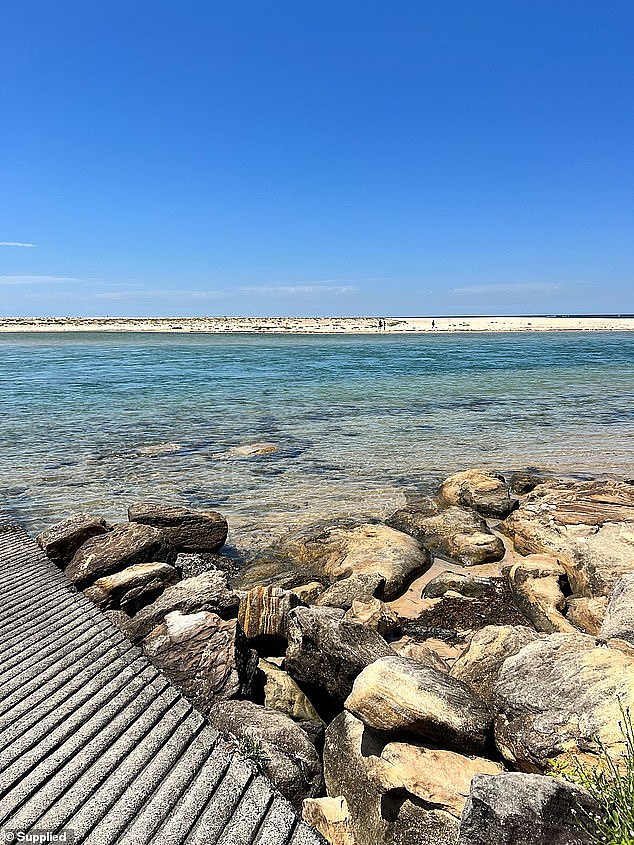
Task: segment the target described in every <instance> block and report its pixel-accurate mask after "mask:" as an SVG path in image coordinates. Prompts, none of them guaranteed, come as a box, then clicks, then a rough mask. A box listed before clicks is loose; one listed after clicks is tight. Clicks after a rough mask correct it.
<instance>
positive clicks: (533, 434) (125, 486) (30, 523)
mask: <svg viewBox="0 0 634 845" xmlns="http://www.w3.org/2000/svg"><path fill="white" fill-rule="evenodd" d="M0 441H1V444H2V448H1V449H0V507H4V508H6V509H10V510H11V511H13V512H14V513H16V514H17V515H18V516H19V517H20V518H21V519H22V520H23V521H24V522H25V524H26V525H27V527H28V528H29V529H30V530H32V531H34V532H35V531H39V530H41V529H42V528H43V527H45V526H47V525H50V524H52V523H53V522H55V521H57V520H59V519H62V518H65V517H67V516H69V515H71V514H72V513H75V512H77V511H79V510H88V511H93V512H97V513H101V514H103V515H104V516H106V517H107V518H109V519H111V520H113V521H120V520H122V519H124V518H125V511H126V508H127V506H128V505H129V504H131V503H132V502H135V501H138V500H143V499H148V498H151V499H154V500H165V501H169V502H172V503H175V504H183V505H189V506H195V507H214V508H217V509H219V510H220V511H222V512H223V513H225V514H227V516H228V517H229V520H230V525H231V534H230V539H231V541H232V542H233V543H234V544H237V545H239V546H243V547H244V546H252V547H255V546H262V545H266V544H267V543H269V542H271V541H273V540H274V539H275V537H277V536H279V534H280V533H282V532H284V531H285V530H288V529H289V528H292V527H295V526H298V525H301V524H304V523H306V522H309V521H312V520H314V519H320V518H323V517H324V516H328V515H331V514H332V515H335V514H336V515H344V514H353V515H360V514H366V515H379V516H381V515H385V514H386V513H389V512H390V511H392V510H394V509H395V508H396V507H398V506H400V505H402V504H403V503H404V502H405V501H406V500H407V499H408V498H410V497H415V496H417V495H419V494H421V493H426V492H429V491H431V490H432V489H433V488H434V487H435V485H436V484H437V483H438V481H439V480H440V479H441V478H442V477H444V476H445V475H447V474H449V473H451V472H454V471H456V470H459V469H465V468H467V467H470V466H487V467H491V468H495V469H498V470H500V471H502V472H509V471H512V470H516V469H523V468H526V467H537V468H540V469H545V470H549V471H551V472H554V473H563V474H576V475H584V474H587V475H605V474H607V475H612V476H617V477H629V478H632V477H634V332H632V333H614V334H594V333H592V334H585V333H540V334H477V335H466V334H464V335H462V334H453V335H419V336H405V337H397V336H389V335H388V336H378V335H372V336H363V337H344V336H279V335H278V336H273V337H271V336H266V337H264V336H261V335H231V336H219V335H169V334H164V335H154V334H108V333H104V334H91V333H86V334H54V333H51V334H37V335H36V334H26V333H25V334H8V335H0ZM261 441H265V442H269V443H274V444H275V445H276V446H277V451H276V452H274V453H271V454H268V455H263V456H260V457H254V458H250V459H238V458H232V457H231V456H230V455H227V452H228V450H229V449H231V448H232V447H234V446H238V445H244V444H251V443H255V442H261ZM148 452H149V453H148ZM157 452H158V454H155V453H157Z"/></svg>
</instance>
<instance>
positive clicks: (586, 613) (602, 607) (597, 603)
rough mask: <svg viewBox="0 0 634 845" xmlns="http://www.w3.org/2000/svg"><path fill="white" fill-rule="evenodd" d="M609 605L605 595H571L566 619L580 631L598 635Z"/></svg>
mask: <svg viewBox="0 0 634 845" xmlns="http://www.w3.org/2000/svg"><path fill="white" fill-rule="evenodd" d="M607 606H608V600H607V598H606V597H605V596H597V597H596V598H589V597H588V596H569V597H568V598H567V599H566V619H567V620H568V622H571V623H572V624H573V625H574V626H575V628H578V629H579V630H580V631H583V632H584V633H586V634H592V636H596V635H597V634H598V633H599V631H600V629H601V623H602V622H603V618H604V616H605V611H606V608H607Z"/></svg>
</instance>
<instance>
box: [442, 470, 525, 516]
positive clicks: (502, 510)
mask: <svg viewBox="0 0 634 845" xmlns="http://www.w3.org/2000/svg"><path fill="white" fill-rule="evenodd" d="M438 496H439V498H440V500H441V501H442V502H444V503H445V504H446V505H462V506H463V507H470V508H473V509H474V510H476V511H478V513H481V514H482V515H483V516H488V517H494V518H498V519H504V517H506V516H508V515H509V513H510V512H511V511H512V510H513V508H514V507H515V506H516V504H517V500H516V499H513V498H511V496H510V492H509V487H508V484H507V483H506V481H505V480H504V476H502V475H497V474H496V473H493V472H490V471H489V470H486V469H468V470H465V471H464V472H457V473H455V474H454V475H451V476H449V478H447V479H446V480H445V481H443V483H442V484H441V485H440V488H439V490H438Z"/></svg>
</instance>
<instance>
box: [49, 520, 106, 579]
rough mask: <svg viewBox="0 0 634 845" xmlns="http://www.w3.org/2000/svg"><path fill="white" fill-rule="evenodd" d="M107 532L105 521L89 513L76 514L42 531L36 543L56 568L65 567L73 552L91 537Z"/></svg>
mask: <svg viewBox="0 0 634 845" xmlns="http://www.w3.org/2000/svg"><path fill="white" fill-rule="evenodd" d="M107 531H108V525H107V524H106V520H105V519H102V518H101V517H100V516H93V515H92V514H89V513H78V514H76V516H73V517H71V518H70V519H66V520H64V522H58V523H57V525H53V526H51V528H47V529H46V531H42V533H41V534H39V535H38V537H37V542H38V545H39V546H40V548H41V549H42V550H43V552H44V553H45V555H46V556H47V557H48V558H49V559H50V560H52V561H53V563H56V564H57V565H58V566H61V567H63V566H66V564H67V563H68V562H69V561H70V560H71V558H72V557H73V555H74V554H75V552H76V551H77V550H78V549H79V548H80V547H81V546H83V544H84V543H85V542H86V540H90V538H91V537H98V536H99V535H100V534H105V533H106V532H107Z"/></svg>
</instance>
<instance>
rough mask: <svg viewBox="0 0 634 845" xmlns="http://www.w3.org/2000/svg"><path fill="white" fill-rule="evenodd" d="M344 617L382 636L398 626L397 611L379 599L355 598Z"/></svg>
mask: <svg viewBox="0 0 634 845" xmlns="http://www.w3.org/2000/svg"><path fill="white" fill-rule="evenodd" d="M346 619H348V620H350V622H357V623H358V624H359V625H365V626H366V628H371V629H372V630H373V631H377V632H378V633H379V634H380V635H381V636H382V637H386V636H387V635H388V634H391V633H392V631H394V630H396V628H398V626H399V624H400V623H399V617H398V613H395V612H394V611H393V610H392V609H391V608H390V607H388V606H387V605H386V604H384V603H383V602H382V601H381V600H380V599H373V598H369V599H367V601H364V600H362V599H355V600H354V601H353V602H352V607H351V608H350V610H349V611H348V612H347V613H346Z"/></svg>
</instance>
